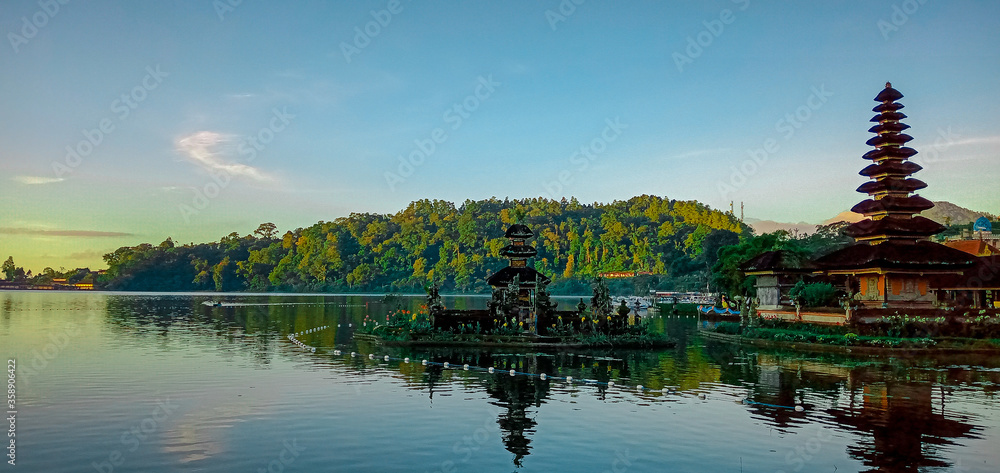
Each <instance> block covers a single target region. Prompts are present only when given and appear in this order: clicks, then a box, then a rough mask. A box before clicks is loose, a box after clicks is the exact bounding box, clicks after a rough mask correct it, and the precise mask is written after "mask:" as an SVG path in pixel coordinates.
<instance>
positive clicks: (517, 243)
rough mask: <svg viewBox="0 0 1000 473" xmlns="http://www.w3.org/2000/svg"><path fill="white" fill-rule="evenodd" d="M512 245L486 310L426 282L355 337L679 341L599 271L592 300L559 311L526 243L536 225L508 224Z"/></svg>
mask: <svg viewBox="0 0 1000 473" xmlns="http://www.w3.org/2000/svg"><path fill="white" fill-rule="evenodd" d="M505 237H506V238H507V239H508V240H510V244H508V245H507V246H505V247H504V248H503V249H502V250H501V251H500V254H502V255H503V256H505V257H507V258H508V259H509V265H508V266H507V267H505V268H503V269H501V270H499V271H497V272H496V273H494V274H493V275H492V276H490V278H489V280H488V282H489V285H490V286H492V288H493V294H492V297H491V299H490V301H489V303H488V304H487V309H481V310H456V309H448V308H446V307H445V306H444V304H443V303H442V300H441V295H440V293H439V291H438V287H437V285H435V284H432V285H431V286H430V287H428V288H427V303H426V304H425V305H423V306H421V308H420V309H419V310H418V311H410V310H404V309H403V308H396V309H395V310H391V311H390V312H389V313H388V314H386V315H385V317H384V319H383V318H380V317H378V316H376V317H372V316H370V315H369V316H368V317H367V318H366V320H365V322H364V323H363V325H362V327H359V328H358V330H357V331H356V332H355V335H354V336H355V338H356V339H358V340H364V341H369V342H375V343H380V344H385V345H406V346H415V345H424V346H456V347H512V348H513V347H532V348H557V349H558V348H586V347H594V348H597V347H603V348H653V347H670V346H673V345H674V344H675V342H674V341H673V340H672V339H670V338H668V337H666V336H665V335H663V334H660V333H656V332H654V331H652V330H650V328H649V327H648V325H647V323H646V321H645V319H644V318H643V317H642V316H641V315H640V314H639V313H638V312H636V311H633V310H632V309H630V308H629V307H628V306H627V305H626V304H625V302H624V301H622V304H621V305H620V306H618V307H614V306H613V304H612V301H611V293H610V291H609V289H608V287H607V285H606V284H605V283H604V280H603V279H601V278H600V277H598V278H596V279H595V280H594V283H593V285H592V288H593V296H592V297H591V298H590V304H589V305H588V304H587V303H586V302H584V301H583V299H580V301H579V302H578V303H577V304H576V306H575V307H574V308H573V309H572V310H557V307H558V304H557V303H556V302H554V301H553V300H552V297H551V296H550V294H549V292H548V291H547V289H546V286H547V285H548V284H549V282H550V281H551V280H550V278H548V277H547V276H545V275H544V274H542V273H540V272H538V271H537V270H535V269H534V268H533V267H531V265H530V264H529V262H528V259H529V258H531V257H533V256H535V255H536V254H537V250H536V249H535V247H533V246H531V245H530V244H528V243H527V241H528V240H529V239H531V238H532V237H534V232H532V231H531V229H530V228H528V226H527V225H524V224H520V223H515V224H513V225H511V226H510V227H509V228H507V231H506V233H505Z"/></svg>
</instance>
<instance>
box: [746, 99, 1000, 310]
mask: <svg viewBox="0 0 1000 473" xmlns="http://www.w3.org/2000/svg"><path fill="white" fill-rule="evenodd" d="M902 97H903V94H901V93H899V91H897V90H896V89H894V88H893V87H892V84H890V83H888V82H887V83H886V84H885V89H883V90H882V91H881V92H879V94H878V95H877V96H876V97H875V101H876V102H878V105H877V106H875V108H873V109H872V110H873V111H874V112H876V115H875V116H874V117H872V119H871V121H872V122H874V123H875V125H874V126H872V127H871V128H870V129H869V130H868V131H870V132H872V133H875V136H874V137H873V138H871V139H869V140H868V141H867V144H868V145H870V146H872V147H873V148H874V149H872V150H871V151H868V152H867V153H865V154H864V156H862V157H863V158H864V159H866V160H869V161H871V164H870V165H868V166H867V167H865V168H864V169H862V170H861V172H860V174H861V175H862V176H865V177H867V178H869V179H870V180H869V181H868V182H866V183H864V184H862V185H861V186H860V187H858V189H857V191H858V192H860V193H863V194H867V195H868V198H867V199H865V200H863V201H861V202H860V203H858V204H857V205H855V206H854V207H853V208H852V209H851V210H852V211H853V212H857V213H860V214H863V215H864V216H865V218H864V219H863V220H861V221H859V222H857V223H854V224H851V225H850V226H849V227H848V228H847V234H848V235H849V236H851V237H852V238H854V240H855V242H854V243H853V244H851V245H849V246H847V247H845V248H842V249H839V250H836V251H833V252H832V253H829V254H826V255H824V256H822V257H819V258H816V259H815V260H812V261H798V260H794V258H789V257H788V255H785V254H781V252H769V253H765V254H762V255H760V256H758V257H756V258H754V259H752V260H750V261H747V262H746V263H744V264H743V266H742V267H741V269H742V270H743V271H744V272H745V274H747V275H748V276H757V297H758V299H759V306H758V307H759V309H760V313H761V315H762V316H764V317H772V318H782V319H789V320H799V321H812V322H819V323H844V322H846V321H848V320H850V319H851V318H852V310H853V311H854V312H855V313H854V314H853V316H857V314H859V313H862V314H863V313H867V314H869V315H872V316H874V315H876V314H879V313H883V312H882V311H881V309H895V310H898V309H908V310H909V311H910V312H912V311H913V310H920V309H926V310H934V309H936V308H938V307H941V306H943V305H946V306H947V305H950V306H956V305H961V306H966V307H970V308H981V307H992V306H993V302H994V300H995V296H996V293H997V290H998V289H1000V287H994V286H998V281H997V280H998V279H1000V278H998V277H997V271H996V263H994V260H993V259H989V257H983V258H977V255H974V254H970V253H969V252H966V251H962V250H961V249H957V248H952V247H949V246H946V245H943V244H940V243H936V242H933V241H931V240H930V239H929V237H931V236H933V235H936V234H938V233H941V232H942V231H944V230H945V227H944V226H942V225H940V224H938V223H937V222H934V221H932V220H930V219H928V218H925V217H922V216H920V215H918V214H919V213H920V212H922V211H925V210H927V209H930V208H931V207H933V206H934V204H933V203H932V202H931V201H929V200H927V199H925V198H923V197H921V196H919V195H917V194H915V193H914V192H915V191H918V190H920V189H923V188H925V187H927V184H925V183H924V182H923V181H921V180H919V179H915V178H913V177H911V176H912V175H913V174H914V173H916V172H917V171H920V169H921V167H920V165H919V164H916V163H914V162H912V161H910V158H911V157H913V156H914V155H916V154H917V151H916V150H914V149H913V148H910V147H907V146H905V145H906V143H907V142H909V141H910V140H912V139H913V138H912V137H910V136H909V135H907V134H905V133H903V132H904V131H905V130H907V129H908V128H909V125H906V124H904V123H902V121H901V120H903V119H904V118H906V115H904V114H903V113H902V112H900V110H901V109H902V108H903V105H902V104H901V103H898V102H897V100H899V99H900V98H902ZM963 249H964V248H963ZM803 279H805V280H807V282H808V280H825V281H828V282H830V283H832V284H833V285H834V286H836V287H839V288H841V289H842V291H843V293H844V294H846V295H847V296H848V297H849V298H850V299H851V303H850V304H848V307H845V308H844V309H829V310H817V311H815V312H810V313H804V312H803V311H802V310H800V308H798V307H796V308H795V310H794V312H789V310H788V307H787V303H786V302H785V301H786V299H787V290H788V288H789V287H790V286H791V285H793V284H794V282H795V281H797V280H803Z"/></svg>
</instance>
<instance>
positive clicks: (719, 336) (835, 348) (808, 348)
mask: <svg viewBox="0 0 1000 473" xmlns="http://www.w3.org/2000/svg"><path fill="white" fill-rule="evenodd" d="M698 334H699V335H703V336H705V337H706V338H707V339H712V340H716V341H721V342H725V343H733V344H737V345H751V346H755V347H761V348H784V349H790V350H796V351H803V352H813V353H840V354H845V355H854V356H866V355H903V356H906V355H961V354H968V355H972V354H1000V347H995V348H954V347H946V348H937V347H933V348H912V347H906V348H893V347H870V346H849V345H828V344H825V343H810V342H786V341H777V340H765V339H761V338H748V337H744V336H741V335H730V334H726V333H718V332H713V331H710V330H704V329H699V330H698Z"/></svg>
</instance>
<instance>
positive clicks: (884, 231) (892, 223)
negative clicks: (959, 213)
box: [845, 216, 945, 239]
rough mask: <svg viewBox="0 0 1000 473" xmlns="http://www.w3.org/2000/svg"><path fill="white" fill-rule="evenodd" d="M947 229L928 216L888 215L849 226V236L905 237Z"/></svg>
mask: <svg viewBox="0 0 1000 473" xmlns="http://www.w3.org/2000/svg"><path fill="white" fill-rule="evenodd" d="M944 230H945V227H944V225H941V224H940V223H937V222H935V221H933V220H931V219H929V218H926V217H920V216H916V217H911V218H896V217H886V218H881V219H878V220H872V219H868V218H866V219H864V220H861V221H860V222H855V223H852V224H851V225H848V226H847V229H846V230H845V232H846V233H847V235H848V236H850V237H854V238H857V239H865V238H868V237H874V236H879V235H886V236H904V237H915V238H922V237H929V236H931V235H937V234H938V233H941V232H943V231H944Z"/></svg>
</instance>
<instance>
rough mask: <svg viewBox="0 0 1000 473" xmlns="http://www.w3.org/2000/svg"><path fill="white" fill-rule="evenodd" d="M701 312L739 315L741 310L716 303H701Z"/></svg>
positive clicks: (699, 308)
mask: <svg viewBox="0 0 1000 473" xmlns="http://www.w3.org/2000/svg"><path fill="white" fill-rule="evenodd" d="M697 310H698V312H699V313H701V314H704V315H734V316H737V317H739V315H740V311H738V310H733V309H730V308H728V307H725V308H720V307H715V306H714V305H699V306H698V307H697Z"/></svg>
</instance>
